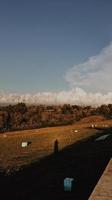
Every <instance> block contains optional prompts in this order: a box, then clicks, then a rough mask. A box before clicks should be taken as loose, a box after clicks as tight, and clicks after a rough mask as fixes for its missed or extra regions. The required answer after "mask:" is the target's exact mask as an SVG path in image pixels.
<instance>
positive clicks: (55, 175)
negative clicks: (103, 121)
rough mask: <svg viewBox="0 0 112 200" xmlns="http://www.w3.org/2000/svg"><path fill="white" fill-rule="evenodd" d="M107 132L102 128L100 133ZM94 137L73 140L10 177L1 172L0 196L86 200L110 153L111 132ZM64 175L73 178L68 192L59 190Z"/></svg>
mask: <svg viewBox="0 0 112 200" xmlns="http://www.w3.org/2000/svg"><path fill="white" fill-rule="evenodd" d="M109 132H111V130H110V129H109V130H104V131H103V132H102V135H103V134H106V133H109ZM97 137H98V136H93V137H91V138H89V139H87V140H84V141H82V142H77V143H75V144H73V145H71V146H69V147H67V148H65V149H63V150H62V151H60V152H57V153H55V154H52V155H50V156H48V157H46V158H44V159H41V160H40V162H37V163H34V164H32V165H31V166H28V167H25V168H24V169H23V170H21V171H20V172H16V173H15V174H13V175H11V176H8V177H4V176H2V175H1V178H0V188H1V195H4V197H3V199H4V200H5V199H7V197H8V199H11V200H13V199H14V200H36V199H37V200H44V199H45V198H46V199H53V200H62V199H63V200H72V199H77V200H88V198H89V196H90V194H91V192H92V190H93V189H94V186H95V185H96V183H97V182H98V180H99V178H100V176H101V175H102V173H103V171H104V169H105V167H106V165H107V163H108V162H109V160H110V158H111V156H112V135H110V136H109V137H108V138H106V139H105V140H102V141H95V139H96V138H97ZM65 177H73V178H74V185H73V189H72V192H64V190H63V180H64V178H65Z"/></svg>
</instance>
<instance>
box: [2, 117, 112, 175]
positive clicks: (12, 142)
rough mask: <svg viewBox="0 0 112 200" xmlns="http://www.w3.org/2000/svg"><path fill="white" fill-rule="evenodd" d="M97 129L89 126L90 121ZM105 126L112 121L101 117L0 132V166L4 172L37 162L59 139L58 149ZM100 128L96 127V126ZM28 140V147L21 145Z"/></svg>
mask: <svg viewBox="0 0 112 200" xmlns="http://www.w3.org/2000/svg"><path fill="white" fill-rule="evenodd" d="M93 123H94V124H95V125H97V128H95V129H92V128H91V125H92V124H93ZM104 125H108V126H111V125H112V120H105V119H104V118H103V117H96V116H93V117H88V118H85V119H83V120H82V121H80V122H77V123H75V124H73V125H69V126H61V127H52V128H41V129H35V130H26V131H17V132H9V133H4V134H1V135H0V168H1V170H5V171H6V172H10V171H11V170H19V168H21V167H23V166H24V165H29V164H31V163H33V162H37V161H39V160H40V159H41V158H43V157H45V156H48V155H51V154H52V153H54V150H55V147H54V146H55V141H56V140H57V141H58V150H59V151H61V150H62V149H64V148H65V147H67V146H69V145H72V144H74V143H76V142H77V141H80V140H82V139H85V138H88V137H90V136H92V135H94V134H97V133H100V131H101V130H99V129H100V128H101V129H104V128H105V127H104ZM98 128H99V129H98ZM24 141H27V142H29V145H28V147H26V148H22V147H21V143H22V142H24Z"/></svg>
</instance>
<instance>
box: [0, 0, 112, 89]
mask: <svg viewBox="0 0 112 200" xmlns="http://www.w3.org/2000/svg"><path fill="white" fill-rule="evenodd" d="M111 41H112V1H111V0H10V1H9V0H1V1H0V90H4V91H11V92H21V93H24V92H37V91H51V92H52V91H61V90H67V89H69V84H68V82H67V81H66V78H65V76H66V75H65V74H66V72H67V71H69V69H71V68H72V67H73V66H74V65H75V66H76V65H77V66H78V64H80V63H83V62H86V60H87V59H88V58H90V57H91V56H95V55H97V54H99V52H101V51H102V48H104V47H106V46H108V45H109V44H110V42H111ZM76 86H77V83H76ZM95 87H96V86H95ZM84 89H85V90H86V87H85V88H84Z"/></svg>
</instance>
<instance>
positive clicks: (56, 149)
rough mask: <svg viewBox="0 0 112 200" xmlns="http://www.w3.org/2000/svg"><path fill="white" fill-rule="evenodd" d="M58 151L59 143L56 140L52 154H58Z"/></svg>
mask: <svg viewBox="0 0 112 200" xmlns="http://www.w3.org/2000/svg"><path fill="white" fill-rule="evenodd" d="M58 151H59V142H58V140H57V139H56V140H55V142H54V153H58Z"/></svg>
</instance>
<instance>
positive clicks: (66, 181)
mask: <svg viewBox="0 0 112 200" xmlns="http://www.w3.org/2000/svg"><path fill="white" fill-rule="evenodd" d="M73 181H74V178H65V179H64V191H69V192H71V191H72V186H73Z"/></svg>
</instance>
